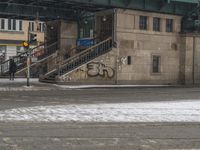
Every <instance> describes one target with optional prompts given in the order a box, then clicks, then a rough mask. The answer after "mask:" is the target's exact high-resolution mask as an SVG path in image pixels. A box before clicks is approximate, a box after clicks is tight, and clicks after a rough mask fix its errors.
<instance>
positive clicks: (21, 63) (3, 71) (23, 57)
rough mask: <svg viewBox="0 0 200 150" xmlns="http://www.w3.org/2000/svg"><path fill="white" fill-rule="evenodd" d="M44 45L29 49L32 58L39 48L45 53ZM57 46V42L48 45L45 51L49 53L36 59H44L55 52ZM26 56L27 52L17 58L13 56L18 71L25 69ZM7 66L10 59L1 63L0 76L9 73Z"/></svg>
mask: <svg viewBox="0 0 200 150" xmlns="http://www.w3.org/2000/svg"><path fill="white" fill-rule="evenodd" d="M44 45H45V43H44V44H41V45H38V46H36V47H34V48H32V49H31V56H32V57H33V56H35V55H36V53H37V50H38V49H39V48H41V49H43V50H44V51H45V49H44ZM57 45H58V43H57V42H54V43H52V44H50V45H49V46H48V47H46V49H49V50H50V52H49V53H48V52H46V53H45V52H44V53H42V54H41V55H39V56H37V59H38V60H40V59H42V58H45V57H47V56H49V55H50V54H52V53H53V52H56V51H57V47H58V46H57ZM27 54H28V52H27V51H26V52H23V53H21V54H19V55H18V56H14V57H13V59H14V61H15V62H16V64H17V70H20V69H22V68H25V67H26V61H27ZM9 66H10V59H9V60H7V61H5V62H3V63H1V64H0V75H4V74H6V73H8V72H9Z"/></svg>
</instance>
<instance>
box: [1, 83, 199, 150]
mask: <svg viewBox="0 0 200 150" xmlns="http://www.w3.org/2000/svg"><path fill="white" fill-rule="evenodd" d="M25 85H26V82H25V80H16V81H14V82H12V81H7V80H1V79H0V116H1V115H2V114H3V113H5V112H7V114H8V112H9V115H10V117H11V116H14V115H15V116H16V115H17V114H14V113H16V112H15V111H14V110H18V111H20V113H21V112H23V111H24V112H23V117H27V118H26V119H25V120H23V121H17V120H12V119H11V120H9V121H8V120H6V119H5V120H3V119H1V121H0V150H68V149H69V150H79V149H81V150H94V149H95V150H143V149H144V150H174V149H181V150H183V149H185V150H200V122H198V121H196V122H195V121H194V122H188V121H187V120H186V121H177V122H176V121H173V122H170V121H166V122H164V121H163V122H162V121H161V122H155V121H153V122H151V121H147V122H135V121H133V122H131V121H129V122H124V121H122V122H117V121H102V122H98V120H97V121H95V120H91V121H78V120H75V121H73V120H72V121H37V120H29V118H28V117H29V115H30V114H31V113H32V112H31V111H30V110H31V109H30V108H37V107H38V108H41V107H44V108H46V107H52V109H54V107H53V106H55V107H57V106H66V107H67V108H68V106H73V107H74V108H76V109H77V110H80V113H82V114H85V112H84V111H83V110H82V109H80V108H81V106H82V105H84V106H89V107H88V108H87V110H88V109H89V108H90V106H91V105H92V106H93V105H95V106H99V105H102V104H103V105H104V104H106V105H113V106H114V105H115V104H116V105H120V104H126V103H127V107H128V106H129V105H130V104H134V105H135V104H141V103H144V104H148V103H160V102H163V103H167V104H170V103H172V104H173V102H176V103H178V102H179V101H180V104H182V102H194V103H196V102H200V88H198V87H142V88H140V87H127V88H125V87H124V88H116V87H115V88H111V87H109V88H105V87H101V88H84V89H83V88H66V87H63V86H56V85H51V84H43V83H39V82H37V80H32V84H31V87H29V88H27V87H26V86H25ZM184 107H185V106H184ZM168 109H169V108H168ZM194 109H195V111H196V112H197V114H195V115H198V112H199V109H198V106H194ZM25 110H26V111H25ZM47 111H49V110H47ZM12 112H13V114H12ZM66 112H67V113H68V112H69V110H68V111H66ZM10 113H11V114H10ZM41 113H42V112H41ZM54 113H55V112H54ZM54 113H52V114H51V115H52V116H53V115H55V114H54ZM58 114H59V112H58ZM89 114H91V113H90V112H89ZM105 114H106V112H105ZM38 115H39V112H38ZM66 115H67V114H66ZM91 115H92V114H91ZM119 115H120V111H119ZM185 115H187V114H185ZM33 117H34V116H33ZM35 117H37V115H36V116H35ZM11 118H12V117H11ZM58 119H59V118H58Z"/></svg>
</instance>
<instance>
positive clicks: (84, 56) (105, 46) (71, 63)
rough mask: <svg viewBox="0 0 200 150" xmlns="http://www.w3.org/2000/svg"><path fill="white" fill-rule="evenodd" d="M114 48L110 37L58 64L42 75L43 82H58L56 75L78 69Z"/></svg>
mask: <svg viewBox="0 0 200 150" xmlns="http://www.w3.org/2000/svg"><path fill="white" fill-rule="evenodd" d="M110 50H112V38H111V37H110V38H108V39H106V40H104V41H102V42H100V43H98V44H96V45H94V46H92V47H90V48H88V49H86V50H84V51H82V52H79V53H78V54H76V55H74V56H72V57H70V58H68V59H66V60H65V61H63V62H62V63H61V64H60V65H58V66H57V67H56V68H55V69H53V70H52V71H50V72H48V73H47V74H45V75H44V76H41V77H40V81H41V82H46V83H56V77H57V76H62V75H65V74H67V73H70V72H71V71H73V70H75V69H77V68H78V67H80V66H82V65H84V64H87V63H89V62H90V61H92V60H94V59H95V58H97V57H99V56H101V55H103V54H105V53H108V52H109V51H110Z"/></svg>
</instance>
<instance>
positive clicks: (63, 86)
mask: <svg viewBox="0 0 200 150" xmlns="http://www.w3.org/2000/svg"><path fill="white" fill-rule="evenodd" d="M55 86H57V87H60V88H64V89H86V88H131V87H169V86H170V87H171V85H58V84H55Z"/></svg>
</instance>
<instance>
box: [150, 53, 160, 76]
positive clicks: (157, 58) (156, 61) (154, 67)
mask: <svg viewBox="0 0 200 150" xmlns="http://www.w3.org/2000/svg"><path fill="white" fill-rule="evenodd" d="M152 71H153V73H160V56H155V55H154V56H153V64H152Z"/></svg>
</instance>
